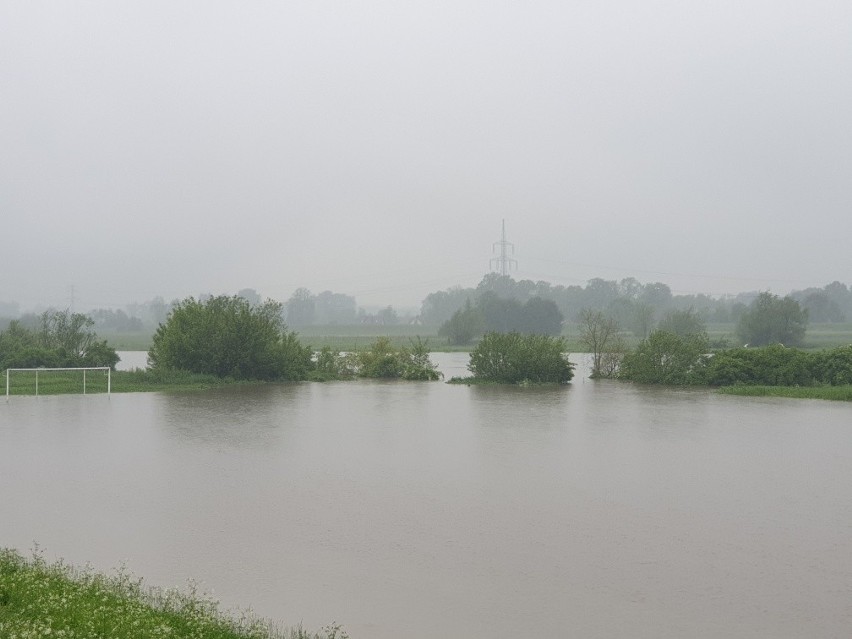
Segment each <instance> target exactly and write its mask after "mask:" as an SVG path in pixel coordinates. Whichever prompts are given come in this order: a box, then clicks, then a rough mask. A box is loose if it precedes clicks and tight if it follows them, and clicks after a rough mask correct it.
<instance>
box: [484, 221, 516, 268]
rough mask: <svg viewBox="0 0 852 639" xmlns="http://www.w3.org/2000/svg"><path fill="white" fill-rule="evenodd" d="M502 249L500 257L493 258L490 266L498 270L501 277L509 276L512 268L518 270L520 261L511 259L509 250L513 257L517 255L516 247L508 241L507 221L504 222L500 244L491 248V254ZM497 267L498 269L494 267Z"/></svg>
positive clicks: (495, 244) (496, 243)
mask: <svg viewBox="0 0 852 639" xmlns="http://www.w3.org/2000/svg"><path fill="white" fill-rule="evenodd" d="M498 246H499V247H500V257H492V258H491V261H490V263H489V265H490V266H491V268H492V269H493V270H496V271H497V272H499V273H500V275H504V276H505V275H508V274H509V271H510V270H512V268H518V261H517V260H515V259H512V258H511V257H509V249H511V251H512V255H514V254H515V245H514V244H512V243H511V242H507V241H506V220H505V219H504V220H503V235H502V237H501V238H500V241H499V242H494V244H493V245H492V247H491V252H492V253H494V252H496V249H497V247H498ZM495 266H496V267H497V268H496V269H495V268H494V267H495Z"/></svg>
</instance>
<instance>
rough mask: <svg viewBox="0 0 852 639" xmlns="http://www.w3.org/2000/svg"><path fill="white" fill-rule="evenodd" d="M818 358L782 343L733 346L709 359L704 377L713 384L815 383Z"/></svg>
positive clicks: (769, 384) (789, 384)
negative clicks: (816, 360)
mask: <svg viewBox="0 0 852 639" xmlns="http://www.w3.org/2000/svg"><path fill="white" fill-rule="evenodd" d="M816 368H817V367H815V357H814V356H813V355H811V354H809V353H805V352H804V351H800V350H797V349H795V348H784V347H783V346H781V345H780V344H774V345H772V346H766V347H764V348H732V349H730V350H727V351H720V352H718V353H716V354H715V355H714V356H713V357H711V358H710V359H709V360H707V363H706V366H705V369H704V371H703V379H704V381H705V383H707V384H709V385H710V386H732V385H763V386H812V385H813V384H814V383H815V381H816V378H815V375H814V372H815V369H816Z"/></svg>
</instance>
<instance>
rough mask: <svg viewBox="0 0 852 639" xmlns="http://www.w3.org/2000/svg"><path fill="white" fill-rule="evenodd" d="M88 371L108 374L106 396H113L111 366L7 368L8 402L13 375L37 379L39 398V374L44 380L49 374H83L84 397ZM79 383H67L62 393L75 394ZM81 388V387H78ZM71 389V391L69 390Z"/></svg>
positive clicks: (36, 386) (36, 387)
mask: <svg viewBox="0 0 852 639" xmlns="http://www.w3.org/2000/svg"><path fill="white" fill-rule="evenodd" d="M87 371H103V372H106V378H107V382H106V394H107V397H109V396H110V395H111V394H112V369H111V368H110V367H109V366H76V367H67V368H63V367H57V368H46V367H40V368H7V369H6V401H7V402H8V401H9V395H10V392H11V388H12V387H11V381H12V373H29V374H30V375H31V376H33V377H34V378H35V394H36V396H38V391H39V374H41V375H42V380H44V376H45V374H49V373H61V372H81V373H82V389H83V395H85V394H86V390H87V387H86V382H87V380H86V372H87ZM78 383H79V382H66V383H65V384H64V386H62V390H61V391H60V392H62V393H69V392H71V393H73V392H74V391H73V388H74V386H76V385H77V384H78ZM77 388H79V386H77ZM69 389H71V390H69Z"/></svg>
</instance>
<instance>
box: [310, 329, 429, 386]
mask: <svg viewBox="0 0 852 639" xmlns="http://www.w3.org/2000/svg"><path fill="white" fill-rule="evenodd" d="M352 377H368V378H374V379H406V380H424V381H434V380H437V379H440V378H441V373H439V372H438V370H437V366H436V365H435V364H433V363H432V361H431V360H430V358H429V347H428V343H427V342H425V341H423V340H421V339H420V338H419V337H418V338H417V339H416V340H411V346H410V347H408V348H400V349H396V348H394V347H393V345H392V344H391V341H390V339H389V338H387V337H379V338H378V339H376V340H375V341H374V342H373V343H372V344H371V345H370V348H369V350H366V351H359V352H357V353H348V354H346V355H342V354H340V353H336V352H334V351H332V350H331V349H330V348H328V347H326V348H323V349H322V350H321V351H320V352H319V353H317V355H316V361H315V364H314V371H313V372H312V373H311V375H310V379H312V380H314V381H330V380H336V379H350V378H352Z"/></svg>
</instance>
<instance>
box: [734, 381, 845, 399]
mask: <svg viewBox="0 0 852 639" xmlns="http://www.w3.org/2000/svg"><path fill="white" fill-rule="evenodd" d="M719 392H720V393H723V394H725V395H741V396H743V397H792V398H795V399H829V400H834V401H841V402H852V385H846V386H745V385H738V386H723V387H722V388H720V389H719Z"/></svg>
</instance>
